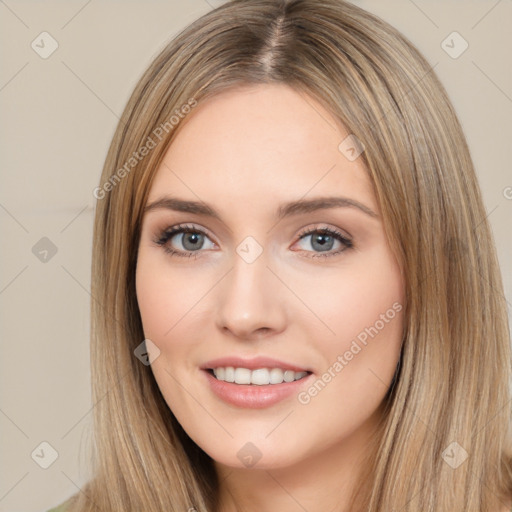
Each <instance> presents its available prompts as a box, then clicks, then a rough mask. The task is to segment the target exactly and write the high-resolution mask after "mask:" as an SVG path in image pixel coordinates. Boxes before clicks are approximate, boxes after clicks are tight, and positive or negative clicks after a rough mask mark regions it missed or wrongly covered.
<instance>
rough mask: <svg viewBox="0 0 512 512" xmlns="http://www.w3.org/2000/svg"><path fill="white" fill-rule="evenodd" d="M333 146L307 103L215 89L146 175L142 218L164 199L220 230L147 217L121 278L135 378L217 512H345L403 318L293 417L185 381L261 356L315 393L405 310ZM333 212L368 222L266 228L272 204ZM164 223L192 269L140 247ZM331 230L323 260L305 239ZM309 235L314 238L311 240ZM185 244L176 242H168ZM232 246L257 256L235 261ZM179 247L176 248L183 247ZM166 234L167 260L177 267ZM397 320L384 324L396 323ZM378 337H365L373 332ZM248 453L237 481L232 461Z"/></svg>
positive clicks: (379, 240)
mask: <svg viewBox="0 0 512 512" xmlns="http://www.w3.org/2000/svg"><path fill="white" fill-rule="evenodd" d="M347 135H349V132H348V131H347V130H346V129H345V128H344V127H343V126H341V125H339V124H337V123H336V121H335V120H334V119H333V118H332V117H331V115H330V114H329V113H328V112H327V111H326V110H325V109H323V108H322V107H321V106H320V105H319V104H318V103H316V102H315V101H314V100H313V99H312V98H311V97H309V96H306V95H304V94H303V93H298V92H295V91H294V90H293V89H291V88H290V87H288V86H286V85H282V84H279V85H274V84H272V85H269V84H265V85H257V86H250V87H242V88H237V89H231V90H229V91H226V92H223V93H221V94H219V95H217V96H215V97H214V98H211V99H209V100H207V101H206V102H205V103H202V104H200V105H198V106H197V107H196V108H195V109H194V111H193V112H192V113H191V114H190V115H189V117H188V118H187V119H186V121H185V123H184V124H183V126H181V127H180V131H179V132H178V134H177V137H176V138H175V140H174V141H173V143H172V144H171V146H170V148H169V150H168V152H167V154H166V155H165V158H164V161H163V163H162V165H161V167H160V168H159V169H158V170H157V173H156V176H155V179H154V181H153V184H152V187H151V190H150V193H149V198H148V202H147V204H148V205H149V204H152V203H154V202H155V201H158V200H159V199H162V198H163V197H165V196H167V195H172V196H173V197H178V198H181V199H187V200H194V201H204V202H205V203H208V204H209V205H211V206H212V207H213V208H214V209H215V210H216V211H218V212H219V214H220V216H221V219H222V220H218V219H215V218H212V217H208V216H204V215H199V214H196V213H186V212H177V211H173V210H170V209H166V208H154V209H150V210H148V211H147V212H146V213H145V215H144V220H143V226H142V232H141V241H140V246H139V254H138V265H137V275H136V286H137V299H138V304H139V308H140V313H141V317H142V322H143V327H144V334H145V336H146V338H147V339H150V340H151V341H152V342H153V343H154V345H155V346H156V347H158V351H159V352H158V351H157V350H156V349H153V354H154V355H155V356H156V355H158V357H156V359H155V360H154V361H153V363H152V365H151V368H152V371H153V374H154V376H155V379H156V381H157V383H158V386H159V387H160V389H161V391H162V394H163V396H164V398H165V400H166V402H167V404H168V405H169V407H170V408H171V410H172V411H173V413H174V415H175V416H176V418H177V419H178V421H179V422H180V423H181V425H182V426H183V427H184V429H185V431H186V432H187V433H188V435H189V436H190V437H191V438H192V439H193V440H194V441H195V442H196V443H197V444H198V445H199V446H200V447H201V448H202V449H203V450H204V451H205V452H206V453H208V454H209V455H210V456H211V457H212V458H213V459H214V461H215V467H216V469H217V472H218V473H219V475H220V476H221V479H220V480H221V484H220V496H221V502H220V506H219V510H221V511H222V512H230V511H234V510H237V509H243V510H248V511H252V510H258V511H260V512H261V511H275V510H280V511H284V512H287V511H299V510H304V509H306V510H309V511H314V510H325V511H328V510H333V509H334V508H335V507H337V508H336V510H346V509H347V500H348V497H349V493H350V491H351V490H352V487H353V485H354V481H355V478H356V475H357V471H358V468H359V467H360V466H359V462H360V461H361V457H362V456H363V455H364V454H365V450H366V449H367V445H368V442H369V441H370V440H371V438H372V434H373V432H374V430H375V427H376V424H377V422H378V420H379V418H380V415H381V409H380V407H379V406H381V405H382V403H383V398H384V396H385V394H386V392H387V391H388V388H389V386H390V383H391V381H392V378H393V375H394V372H395V369H396V365H397V363H398V360H399V354H400V348H401V342H402V329H403V308H402V310H401V311H395V315H394V318H393V319H392V320H389V319H388V322H385V324H384V327H383V328H382V329H380V330H379V331H378V334H377V335H375V336H374V337H373V338H369V339H368V342H367V345H366V346H363V345H361V344H360V345H361V347H362V349H361V350H360V351H359V352H358V353H357V354H356V355H354V356H353V358H352V359H351V360H350V361H348V362H347V364H346V365H344V366H343V368H342V370H341V371H338V372H334V375H335V376H334V377H333V378H331V380H330V382H329V383H327V384H326V385H325V387H323V389H322V390H321V391H320V392H318V393H317V394H316V396H313V397H310V398H311V399H310V401H309V402H308V403H307V404H305V403H300V402H299V400H298V397H297V395H295V394H293V395H292V396H291V397H290V398H287V399H285V400H283V401H281V402H279V403H277V404H275V405H273V406H270V407H268V408H263V409H248V408H241V407H236V406H233V405H230V404H227V403H225V402H224V401H222V400H221V399H219V398H218V397H217V396H216V395H215V394H214V393H213V392H212V391H211V389H210V388H209V386H208V385H206V380H205V378H204V375H203V373H202V372H203V370H200V366H201V365H202V364H204V363H205V362H207V361H208V360H211V359H214V358H218V357H224V356H241V357H252V356H256V355H265V356H270V357H273V358H276V359H280V360H284V361H287V362H290V363H295V364H297V365H299V366H302V367H306V368H308V369H310V370H311V371H312V372H313V374H314V375H313V377H312V378H308V380H309V384H307V385H306V384H304V385H303V386H302V388H301V391H306V392H307V390H308V388H309V387H310V386H311V383H312V382H313V381H314V380H316V379H319V378H321V377H322V375H323V374H324V372H326V371H328V370H329V368H331V373H332V372H333V370H332V368H333V364H334V363H335V362H336V361H337V358H338V356H340V355H342V356H343V354H344V353H345V352H346V351H347V350H349V349H350V347H351V343H352V342H353V340H355V339H356V338H357V336H358V335H359V334H360V333H361V332H363V331H364V330H365V328H367V327H370V326H374V325H375V324H376V321H378V320H379V319H380V318H382V316H381V315H383V314H386V312H387V311H388V310H389V309H392V307H393V304H395V307H396V306H397V305H398V306H399V307H401V306H405V304H404V302H403V301H404V282H403V278H402V274H401V271H400V268H399V266H398V264H397V262H396V259H395V258H394V256H393V253H392V250H391V248H390V246H389V244H388V242H387V239H386V236H385V234H384V227H383V224H382V221H381V218H380V215H379V207H378V204H377V200H376V198H375V195H374V192H373V190H372V187H371V183H370V181H369V178H368V175H367V172H366V170H365V168H364V164H363V162H362V159H361V158H357V159H356V160H354V161H350V160H349V159H348V158H347V157H346V156H345V154H343V153H342V152H341V151H340V150H339V149H338V146H339V144H340V142H341V141H343V140H344V139H345V138H346V137H347ZM321 196H344V197H347V198H350V199H352V200H355V201H358V202H360V203H362V204H363V205H365V206H366V207H367V208H369V209H371V210H372V211H373V212H375V213H376V216H371V215H368V214H366V213H364V212H363V211H361V210H360V209H358V208H355V207H336V208H329V209H321V210H318V211H314V212H309V213H301V214H298V215H294V216H291V217H288V218H284V219H282V220H278V219H277V218H276V216H275V212H276V210H277V208H278V206H279V205H281V204H282V203H285V202H288V201H293V200H298V199H301V198H305V199H311V198H316V197H321ZM180 223H186V224H187V225H193V227H194V228H197V229H199V230H202V231H204V232H206V236H205V238H204V242H203V245H202V247H201V246H200V245H201V244H200V243H199V244H197V240H196V242H195V243H196V244H197V245H196V246H199V247H200V248H199V249H196V251H195V252H196V253H199V254H196V256H198V257H197V258H193V257H192V258H188V257H180V256H176V255H170V254H169V253H168V252H166V251H165V247H163V246H162V245H159V244H157V243H156V240H158V239H159V238H160V237H161V234H162V232H163V231H165V230H166V229H168V228H169V227H172V226H175V225H177V224H180ZM326 227H327V228H335V229H336V230H337V231H340V232H341V233H342V234H343V235H344V236H346V237H348V238H350V239H351V240H352V243H353V247H347V248H345V250H343V251H341V252H339V253H338V254H335V255H333V254H334V253H336V252H337V251H339V250H340V249H343V248H344V247H345V246H344V245H343V244H342V243H341V242H339V241H336V240H334V242H333V245H332V246H330V245H329V246H328V247H327V248H326V249H325V250H326V252H327V253H330V254H331V256H328V257H318V256H319V255H322V254H324V252H323V251H322V249H321V248H320V249H319V248H318V244H315V243H314V239H315V236H317V237H318V231H317V232H315V233H313V234H312V235H311V234H310V235H307V236H305V238H303V239H302V240H300V237H299V235H300V234H301V233H302V232H303V231H304V229H303V228H308V229H309V228H311V230H315V229H316V230H321V229H323V228H326ZM320 234H321V232H320ZM187 236H188V237H189V240H190V235H184V237H187ZM248 236H251V237H253V238H254V239H255V240H256V241H257V242H258V244H259V245H260V246H261V248H262V249H263V252H262V254H261V255H260V256H259V257H258V258H257V259H256V260H255V261H253V262H252V263H247V262H246V261H245V260H244V259H243V258H242V257H240V256H239V255H238V253H237V252H236V249H237V247H238V246H239V244H240V243H241V242H242V241H243V240H244V239H245V238H246V237H248ZM183 240H185V238H183ZM183 240H182V235H180V234H177V235H174V237H173V238H172V239H170V240H168V241H167V242H166V245H167V248H169V247H171V248H172V249H174V250H177V251H181V252H186V251H187V250H189V251H190V247H191V245H190V244H188V245H186V246H184V245H183V243H185V242H184V241H183ZM397 309H399V308H397ZM379 325H380V324H379ZM248 442H251V443H252V444H253V445H255V446H256V447H257V449H258V450H259V452H260V453H261V458H260V459H259V461H258V463H257V464H256V465H255V466H254V467H252V468H248V467H246V466H245V465H244V464H243V463H242V461H241V460H240V459H239V458H238V457H237V453H238V452H239V450H241V449H242V448H243V447H244V446H246V443H248Z"/></svg>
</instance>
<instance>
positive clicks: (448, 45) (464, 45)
mask: <svg viewBox="0 0 512 512" xmlns="http://www.w3.org/2000/svg"><path fill="white" fill-rule="evenodd" d="M441 48H442V49H443V50H444V51H445V52H446V53H447V54H448V55H449V56H450V57H451V58H452V59H458V58H459V57H460V56H461V55H462V54H463V53H464V52H465V51H466V50H467V49H468V48H469V43H468V42H467V41H466V40H465V39H464V38H463V37H462V36H461V35H460V34H459V33H458V32H456V31H454V32H452V33H451V34H449V35H448V36H447V37H446V39H444V40H443V42H442V43H441Z"/></svg>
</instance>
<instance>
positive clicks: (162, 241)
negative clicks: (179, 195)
mask: <svg viewBox="0 0 512 512" xmlns="http://www.w3.org/2000/svg"><path fill="white" fill-rule="evenodd" d="M179 233H199V234H201V235H205V236H207V237H208V234H207V233H206V232H205V231H203V230H202V229H199V228H196V227H194V226H191V225H186V224H179V225H177V226H174V227H172V228H167V229H164V230H163V231H162V232H161V233H160V234H159V235H158V237H157V238H156V239H155V240H154V242H155V243H156V244H157V245H158V246H160V247H162V249H163V250H164V251H165V252H166V253H167V254H170V255H171V256H178V257H183V258H197V257H198V256H199V253H201V252H203V251H201V250H197V251H176V250H175V249H171V248H170V247H169V246H168V245H167V242H168V241H169V240H171V239H172V237H173V236H174V235H176V234H179ZM314 233H321V234H324V235H329V236H332V237H333V238H335V239H336V240H338V241H339V242H341V243H342V244H343V245H344V246H345V247H343V248H342V249H339V250H338V251H336V252H326V253H321V252H320V253H317V254H315V255H314V256H307V257H309V258H329V257H331V256H337V255H339V254H340V253H342V252H344V251H346V250H347V249H351V248H352V247H353V242H352V240H350V239H349V238H347V237H346V236H345V235H343V234H342V233H341V232H339V231H338V230H336V229H333V228H314V229H305V230H304V231H301V233H300V234H299V240H302V239H303V238H305V237H306V236H308V235H311V234H314ZM306 252H312V251H306Z"/></svg>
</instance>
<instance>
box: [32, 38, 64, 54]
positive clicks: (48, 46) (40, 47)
mask: <svg viewBox="0 0 512 512" xmlns="http://www.w3.org/2000/svg"><path fill="white" fill-rule="evenodd" d="M30 47H31V48H32V50H34V51H35V52H36V53H37V54H38V55H39V57H41V59H47V58H48V57H50V56H51V55H52V53H53V52H54V51H55V50H56V49H57V48H58V47H59V43H58V42H57V40H56V39H54V38H53V37H52V36H51V34H49V33H48V32H41V33H40V34H39V35H38V36H37V37H36V38H35V39H34V40H33V41H32V43H30Z"/></svg>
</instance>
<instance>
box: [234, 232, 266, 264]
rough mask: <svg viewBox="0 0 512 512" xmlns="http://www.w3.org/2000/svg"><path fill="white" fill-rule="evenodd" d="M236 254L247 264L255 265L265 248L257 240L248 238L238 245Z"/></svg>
mask: <svg viewBox="0 0 512 512" xmlns="http://www.w3.org/2000/svg"><path fill="white" fill-rule="evenodd" d="M236 252H237V254H238V255H239V256H240V257H241V258H242V259H243V260H244V261H245V262H246V263H253V262H254V261H256V259H257V258H259V257H260V255H261V253H262V252H263V247H261V245H260V244H259V243H258V242H257V241H256V239H255V238H253V237H252V236H248V237H246V238H244V239H243V240H242V242H240V243H239V244H238V246H237V248H236Z"/></svg>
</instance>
